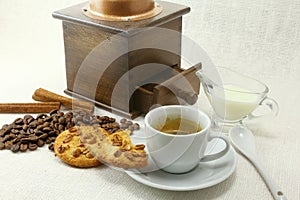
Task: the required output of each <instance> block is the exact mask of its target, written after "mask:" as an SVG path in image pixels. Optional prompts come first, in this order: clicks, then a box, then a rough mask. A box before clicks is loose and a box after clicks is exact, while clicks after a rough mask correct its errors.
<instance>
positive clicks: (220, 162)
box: [125, 139, 237, 191]
mask: <svg viewBox="0 0 300 200" xmlns="http://www.w3.org/2000/svg"><path fill="white" fill-rule="evenodd" d="M224 147H225V143H224V142H223V141H222V140H220V139H215V140H213V141H212V142H210V143H209V146H208V148H207V153H215V152H219V151H220V150H222V149H223V148H224ZM236 162H237V158H236V152H235V150H234V149H233V148H232V147H230V150H229V152H228V153H227V154H226V155H225V156H224V157H222V158H220V159H217V160H214V161H210V162H200V163H199V165H198V166H197V167H196V168H195V169H193V170H192V171H191V172H188V173H184V174H171V173H167V172H164V171H162V170H156V171H150V170H149V169H148V171H147V170H143V169H141V170H140V171H125V172H126V173H127V174H128V175H129V176H130V177H131V178H133V179H134V180H136V181H138V182H140V183H143V184H145V185H148V186H150V187H154V188H158V189H163V190H172V191H190V190H199V189H203V188H207V187H210V186H213V185H216V184H218V183H220V182H222V181H224V180H226V179H227V178H228V177H229V176H230V175H231V174H232V173H233V172H234V170H235V168H236ZM148 163H149V165H150V166H151V165H155V164H154V162H153V161H152V159H151V157H150V158H149V160H148ZM141 171H142V173H141Z"/></svg>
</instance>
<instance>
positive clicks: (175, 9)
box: [52, 1, 190, 36]
mask: <svg viewBox="0 0 300 200" xmlns="http://www.w3.org/2000/svg"><path fill="white" fill-rule="evenodd" d="M88 3H89V2H84V3H81V4H78V5H74V6H71V7H68V8H65V9H62V10H59V11H55V12H54V13H53V14H52V15H53V17H54V18H57V19H61V20H63V21H67V22H72V23H76V24H80V25H85V26H92V27H96V28H99V29H100V30H102V31H105V32H109V33H120V34H122V35H123V34H124V36H125V35H128V34H129V33H133V32H136V31H138V30H136V29H139V28H145V27H155V26H160V25H162V24H164V23H166V22H168V21H172V20H174V19H176V18H179V17H181V16H182V15H184V14H186V13H188V12H190V8H189V7H187V6H183V5H179V4H175V3H171V2H166V1H156V3H158V4H159V5H160V6H161V7H162V8H163V10H162V12H161V13H159V14H158V15H155V16H153V17H149V18H147V19H143V20H136V21H135V20H129V21H108V20H100V19H93V18H90V17H88V16H87V15H85V14H84V13H83V12H82V8H84V7H86V6H87V5H88ZM86 11H87V10H86Z"/></svg>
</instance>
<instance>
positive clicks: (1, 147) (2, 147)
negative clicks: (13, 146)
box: [0, 142, 5, 150]
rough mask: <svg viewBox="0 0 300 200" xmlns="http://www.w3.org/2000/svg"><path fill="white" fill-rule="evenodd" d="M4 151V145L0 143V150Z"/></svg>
mask: <svg viewBox="0 0 300 200" xmlns="http://www.w3.org/2000/svg"><path fill="white" fill-rule="evenodd" d="M2 149H5V144H4V143H3V142H0V150H2Z"/></svg>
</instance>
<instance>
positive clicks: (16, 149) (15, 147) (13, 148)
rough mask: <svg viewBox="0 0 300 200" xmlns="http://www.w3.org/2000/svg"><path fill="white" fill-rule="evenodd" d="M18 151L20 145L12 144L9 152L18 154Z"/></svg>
mask: <svg viewBox="0 0 300 200" xmlns="http://www.w3.org/2000/svg"><path fill="white" fill-rule="evenodd" d="M19 149H20V145H19V144H13V145H12V146H11V148H10V150H11V151H12V152H14V153H16V152H18V151H19Z"/></svg>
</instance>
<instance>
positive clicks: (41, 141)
mask: <svg viewBox="0 0 300 200" xmlns="http://www.w3.org/2000/svg"><path fill="white" fill-rule="evenodd" d="M44 144H45V142H44V141H43V140H41V139H39V140H38V141H37V145H38V147H42V146H44Z"/></svg>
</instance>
